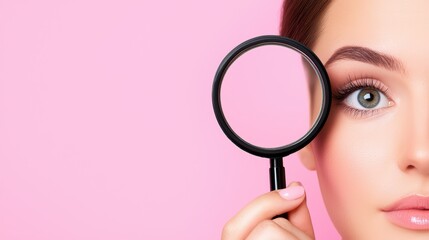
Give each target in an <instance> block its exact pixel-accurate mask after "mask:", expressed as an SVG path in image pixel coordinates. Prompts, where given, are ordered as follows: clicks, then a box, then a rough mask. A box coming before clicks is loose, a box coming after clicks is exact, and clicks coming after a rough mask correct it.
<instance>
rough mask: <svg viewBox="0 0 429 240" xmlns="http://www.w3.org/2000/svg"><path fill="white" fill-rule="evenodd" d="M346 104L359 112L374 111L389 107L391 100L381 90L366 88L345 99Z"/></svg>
mask: <svg viewBox="0 0 429 240" xmlns="http://www.w3.org/2000/svg"><path fill="white" fill-rule="evenodd" d="M344 104H346V105H347V106H349V107H350V108H354V109H359V110H372V109H378V108H384V107H388V106H389V100H388V99H387V97H386V95H384V94H383V93H382V92H381V91H380V90H377V89H374V88H371V87H365V88H361V89H358V90H355V91H354V92H352V93H351V94H350V95H348V96H347V97H346V98H345V99H344Z"/></svg>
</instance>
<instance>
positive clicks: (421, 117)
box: [222, 0, 429, 240]
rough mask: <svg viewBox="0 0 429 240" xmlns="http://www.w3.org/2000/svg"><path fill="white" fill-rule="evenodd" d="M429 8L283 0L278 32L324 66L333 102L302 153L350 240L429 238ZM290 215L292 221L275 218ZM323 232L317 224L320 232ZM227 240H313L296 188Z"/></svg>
mask: <svg viewBox="0 0 429 240" xmlns="http://www.w3.org/2000/svg"><path fill="white" fill-rule="evenodd" d="M428 9H429V1H425V0H412V1H403V0H332V1H329V0H314V1H312V0H306V1H304V0H286V2H285V4H284V11H283V12H284V14H283V15H284V17H283V22H282V30H281V33H282V35H284V36H287V37H291V38H294V39H296V40H298V41H300V42H302V43H304V44H305V45H307V46H309V47H310V48H311V49H312V50H313V51H314V52H315V53H316V54H317V55H318V57H319V58H320V59H321V61H322V62H323V63H324V64H325V67H326V70H327V72H328V74H329V76H330V80H331V85H332V90H333V94H334V100H333V104H332V108H331V112H330V116H329V119H328V122H327V124H326V125H325V127H324V129H323V130H322V132H321V133H320V134H319V135H318V136H317V138H316V139H315V140H313V142H312V143H311V145H309V146H308V147H306V148H305V149H304V150H301V160H302V162H303V164H304V165H305V166H306V167H307V168H308V169H310V170H316V171H317V174H318V178H319V184H320V188H321V191H322V194H323V198H324V201H325V205H326V208H327V210H328V213H329V215H330V217H331V219H332V221H333V223H334V225H335V227H336V228H337V230H338V232H339V233H340V235H341V236H342V237H343V239H365V240H368V239H429V94H428V93H429V61H428V60H429V44H428V42H429V28H428V27H427V26H428V23H429V14H427V10H428ZM284 212H289V213H288V214H289V219H288V220H286V219H283V218H276V219H274V220H272V218H273V217H274V216H277V215H280V214H281V213H284ZM314 224H320V223H317V222H316V223H314ZM222 237H223V239H224V240H229V239H314V233H313V228H312V222H311V220H310V214H309V212H308V209H307V206H306V204H305V191H304V188H303V187H302V186H301V185H300V184H299V183H292V184H291V185H289V186H288V187H287V188H286V189H283V190H280V191H274V192H270V193H267V194H265V195H262V196H260V197H259V198H257V199H255V200H254V201H252V202H251V203H250V204H248V205H247V206H245V207H244V208H243V209H242V210H241V211H240V212H239V213H238V214H237V215H236V216H234V217H233V218H232V219H231V220H230V221H229V222H228V223H227V224H226V225H225V228H224V231H223V234H222Z"/></svg>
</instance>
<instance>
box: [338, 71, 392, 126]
mask: <svg viewBox="0 0 429 240" xmlns="http://www.w3.org/2000/svg"><path fill="white" fill-rule="evenodd" d="M364 90H366V91H371V92H375V93H378V95H380V96H382V98H384V99H385V100H386V101H385V105H386V106H382V107H374V108H366V107H364V106H362V105H361V107H353V106H351V104H347V103H346V102H350V101H354V100H356V99H352V100H350V99H348V98H349V96H351V95H352V94H353V95H352V96H354V95H356V96H357V94H354V93H356V91H364ZM388 92H389V89H388V87H387V86H386V85H384V84H383V83H382V82H381V81H378V80H376V79H375V78H373V77H371V76H364V75H361V76H356V75H348V77H347V82H346V83H345V84H343V85H341V86H339V87H337V88H333V89H332V94H333V100H334V102H335V103H337V104H338V105H339V106H340V107H341V108H342V109H343V110H344V111H345V112H346V113H347V114H349V115H350V116H351V117H353V118H366V117H371V116H374V115H376V114H378V113H380V112H381V111H383V110H385V109H386V108H388V107H390V106H392V104H393V101H392V100H391V98H390V97H389V94H388Z"/></svg>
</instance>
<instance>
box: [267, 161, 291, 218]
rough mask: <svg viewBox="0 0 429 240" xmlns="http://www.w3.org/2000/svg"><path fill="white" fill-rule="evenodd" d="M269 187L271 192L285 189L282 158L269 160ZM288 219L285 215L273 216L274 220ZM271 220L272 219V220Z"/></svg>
mask: <svg viewBox="0 0 429 240" xmlns="http://www.w3.org/2000/svg"><path fill="white" fill-rule="evenodd" d="M270 187H271V191H274V190H279V189H283V188H286V176H285V168H284V167H283V158H282V157H280V158H271V159H270ZM278 217H282V218H286V219H287V218H288V214H287V213H283V214H281V215H278V216H275V217H274V218H278ZM274 218H273V219H274Z"/></svg>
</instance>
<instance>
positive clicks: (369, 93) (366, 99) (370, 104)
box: [358, 88, 380, 108]
mask: <svg viewBox="0 0 429 240" xmlns="http://www.w3.org/2000/svg"><path fill="white" fill-rule="evenodd" d="M358 101H359V104H360V105H362V107H364V108H374V107H376V106H377V105H378V103H379V102H380V93H379V92H378V91H377V90H374V89H371V88H364V89H362V90H361V91H360V92H359V96H358Z"/></svg>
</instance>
